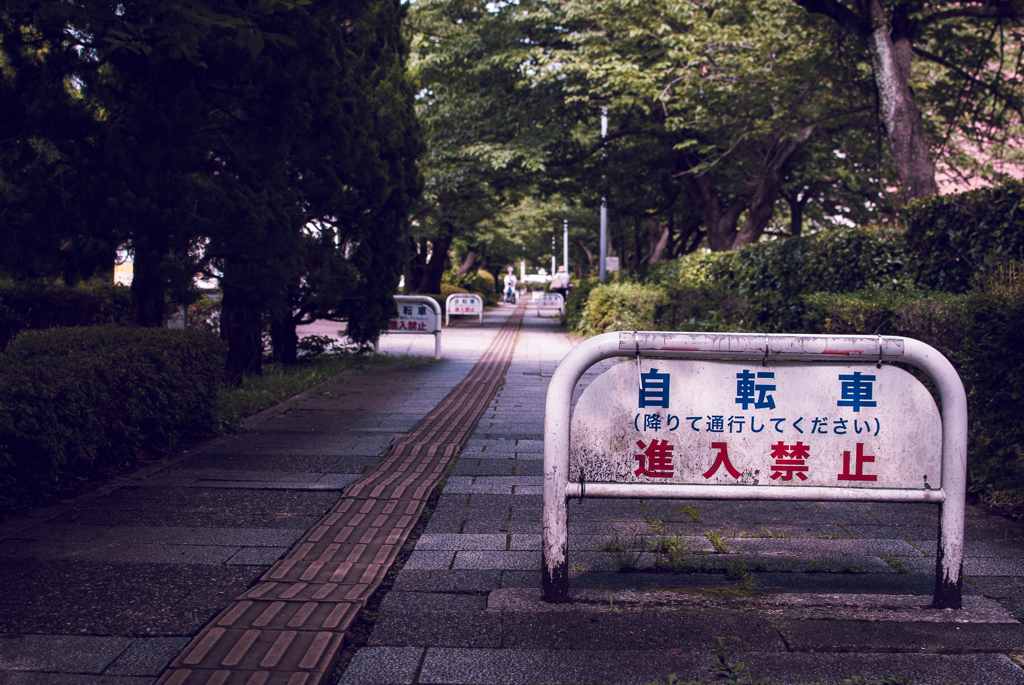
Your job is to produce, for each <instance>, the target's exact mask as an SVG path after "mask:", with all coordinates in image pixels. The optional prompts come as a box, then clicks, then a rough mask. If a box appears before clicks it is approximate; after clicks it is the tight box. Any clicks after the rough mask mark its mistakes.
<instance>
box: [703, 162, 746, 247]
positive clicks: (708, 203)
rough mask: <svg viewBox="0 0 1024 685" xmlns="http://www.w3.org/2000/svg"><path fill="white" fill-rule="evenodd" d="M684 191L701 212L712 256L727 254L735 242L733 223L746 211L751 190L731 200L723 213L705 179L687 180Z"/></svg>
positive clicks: (709, 181) (715, 191)
mask: <svg viewBox="0 0 1024 685" xmlns="http://www.w3.org/2000/svg"><path fill="white" fill-rule="evenodd" d="M687 190H688V191H689V194H690V199H691V200H693V203H694V205H696V206H697V208H698V210H699V211H700V215H701V219H703V220H704V226H705V228H706V230H707V234H708V247H709V248H710V249H711V251H712V252H726V251H728V250H731V249H733V244H734V243H735V242H736V222H737V221H739V218H740V214H742V213H743V210H744V209H745V208H746V206H747V203H748V202H749V200H750V198H751V196H752V195H753V191H754V189H753V188H745V189H743V190H742V191H741V192H740V193H738V194H737V195H736V197H735V198H733V201H732V202H731V203H730V204H729V206H728V207H726V208H725V209H724V210H723V209H722V205H721V202H720V200H719V198H718V191H717V190H715V188H714V186H712V185H711V179H710V178H709V177H708V176H707V175H700V176H696V177H690V179H689V183H688V186H687Z"/></svg>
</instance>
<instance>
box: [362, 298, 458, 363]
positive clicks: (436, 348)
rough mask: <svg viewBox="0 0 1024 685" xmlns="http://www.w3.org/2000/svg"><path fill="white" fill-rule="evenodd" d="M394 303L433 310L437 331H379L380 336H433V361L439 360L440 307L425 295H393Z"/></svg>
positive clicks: (376, 346)
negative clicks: (426, 306) (415, 305)
mask: <svg viewBox="0 0 1024 685" xmlns="http://www.w3.org/2000/svg"><path fill="white" fill-rule="evenodd" d="M395 303H396V304H398V305H403V304H426V305H428V306H429V307H430V308H431V309H433V310H434V315H435V316H437V330H436V331H426V332H424V333H410V332H409V331H381V335H402V334H406V335H430V334H431V333H432V334H433V335H434V359H440V358H441V305H439V304H438V303H437V300H435V299H434V298H432V297H427V296H426V295H395ZM373 347H374V350H376V349H377V348H378V345H374V346H373Z"/></svg>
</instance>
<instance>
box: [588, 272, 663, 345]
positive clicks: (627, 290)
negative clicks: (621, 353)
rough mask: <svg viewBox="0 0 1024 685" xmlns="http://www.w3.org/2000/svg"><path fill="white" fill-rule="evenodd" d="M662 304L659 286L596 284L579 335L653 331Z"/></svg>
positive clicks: (591, 292) (590, 295) (661, 291)
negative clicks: (622, 331)
mask: <svg viewBox="0 0 1024 685" xmlns="http://www.w3.org/2000/svg"><path fill="white" fill-rule="evenodd" d="M574 290H575V288H574ZM666 304H668V293H667V292H666V290H665V289H664V288H661V287H659V286H650V285H637V284H633V283H612V284H605V285H598V286H597V287H595V288H594V289H593V290H591V291H590V294H589V297H588V298H587V304H586V307H585V308H584V311H583V314H582V316H580V321H579V325H578V331H579V333H580V334H581V335H586V336H592V335H598V334H600V333H606V332H608V331H620V330H632V329H636V330H642V331H649V330H654V329H655V322H656V321H657V320H658V313H659V311H660V310H662V309H663V308H664V307H665V305H666Z"/></svg>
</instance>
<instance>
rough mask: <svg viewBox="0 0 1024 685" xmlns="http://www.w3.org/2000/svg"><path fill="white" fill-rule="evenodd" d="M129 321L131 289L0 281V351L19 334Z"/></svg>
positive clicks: (99, 284)
mask: <svg viewBox="0 0 1024 685" xmlns="http://www.w3.org/2000/svg"><path fill="white" fill-rule="evenodd" d="M131 321H132V296H131V289H130V288H126V287H124V286H119V285H114V284H112V283H107V282H105V281H104V282H97V281H89V282H86V283H81V284H79V285H75V286H71V287H69V286H66V285H64V284H62V283H49V282H46V281H25V282H12V281H0V350H2V349H3V348H4V347H5V346H6V345H7V343H9V342H10V341H11V340H12V339H14V336H15V335H17V334H18V332H19V331H22V330H24V329H45V328H59V327H68V326H98V325H102V324H112V323H129V322H131Z"/></svg>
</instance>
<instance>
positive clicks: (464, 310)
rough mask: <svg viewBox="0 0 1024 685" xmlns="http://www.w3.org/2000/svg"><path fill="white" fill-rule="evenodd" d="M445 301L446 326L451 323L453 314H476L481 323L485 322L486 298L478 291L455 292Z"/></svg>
mask: <svg viewBox="0 0 1024 685" xmlns="http://www.w3.org/2000/svg"><path fill="white" fill-rule="evenodd" d="M444 303H445V308H444V310H445V316H444V325H445V326H447V325H448V324H449V322H450V319H451V317H452V316H475V317H477V318H478V319H479V322H480V323H483V322H484V298H483V297H481V296H480V295H477V294H476V293H469V294H462V293H453V294H451V295H449V296H448V299H447V300H445V301H444Z"/></svg>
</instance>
